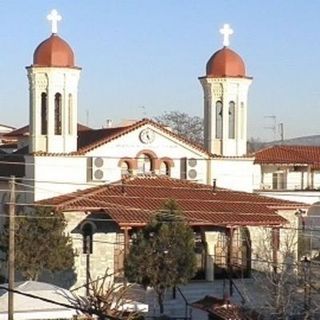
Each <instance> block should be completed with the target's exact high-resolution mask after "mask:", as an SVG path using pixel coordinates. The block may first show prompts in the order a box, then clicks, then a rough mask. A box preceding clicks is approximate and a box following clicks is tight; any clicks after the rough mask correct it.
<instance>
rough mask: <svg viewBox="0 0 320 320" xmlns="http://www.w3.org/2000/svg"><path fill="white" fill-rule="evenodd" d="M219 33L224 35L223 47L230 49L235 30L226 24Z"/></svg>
mask: <svg viewBox="0 0 320 320" xmlns="http://www.w3.org/2000/svg"><path fill="white" fill-rule="evenodd" d="M219 31H220V33H221V34H222V35H223V45H224V46H225V47H228V46H229V45H230V40H229V37H230V36H231V35H232V34H233V30H232V29H231V27H230V25H229V24H227V23H225V24H224V25H223V28H221V29H220V30H219Z"/></svg>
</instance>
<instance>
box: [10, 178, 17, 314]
mask: <svg viewBox="0 0 320 320" xmlns="http://www.w3.org/2000/svg"><path fill="white" fill-rule="evenodd" d="M9 184H10V202H9V265H8V270H9V272H8V273H9V276H8V278H9V283H8V289H9V293H8V295H9V299H8V320H13V315H14V303H13V290H14V273H15V267H14V237H15V235H14V233H15V223H14V219H15V214H16V203H15V202H16V195H15V191H16V190H15V188H16V186H15V177H14V176H11V177H10V182H9Z"/></svg>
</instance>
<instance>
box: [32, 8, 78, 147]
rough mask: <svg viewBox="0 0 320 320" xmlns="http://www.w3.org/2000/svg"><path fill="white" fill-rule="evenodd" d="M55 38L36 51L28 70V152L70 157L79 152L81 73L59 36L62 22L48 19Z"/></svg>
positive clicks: (56, 16) (51, 16)
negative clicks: (59, 25) (78, 112)
mask: <svg viewBox="0 0 320 320" xmlns="http://www.w3.org/2000/svg"><path fill="white" fill-rule="evenodd" d="M47 19H48V20H49V21H51V23H52V34H51V36H50V37H49V38H48V39H46V40H44V41H43V42H42V43H40V44H39V46H38V47H37V48H36V50H35V51H34V55H33V64H32V65H31V66H29V67H27V68H26V69H27V73H28V80H29V97H30V143H29V152H30V153H33V152H46V153H69V152H73V151H76V150H77V99H78V82H79V77H80V71H81V69H80V68H79V67H76V66H75V62H74V53H73V51H72V49H71V47H70V46H69V44H68V43H67V42H66V41H64V40H63V39H62V38H60V37H59V36H58V34H57V33H58V31H57V29H58V28H57V24H58V22H59V21H60V20H61V19H62V18H61V16H60V15H59V14H58V12H57V11H56V10H52V11H51V13H50V14H49V15H48V16H47Z"/></svg>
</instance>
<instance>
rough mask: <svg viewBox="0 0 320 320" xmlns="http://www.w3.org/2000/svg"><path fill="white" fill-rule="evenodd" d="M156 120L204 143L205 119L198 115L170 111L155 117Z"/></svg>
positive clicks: (186, 136)
mask: <svg viewBox="0 0 320 320" xmlns="http://www.w3.org/2000/svg"><path fill="white" fill-rule="evenodd" d="M155 120H156V121H158V122H160V123H161V124H163V125H164V126H168V127H170V128H171V129H172V130H173V131H174V132H176V133H178V134H180V135H182V136H184V137H185V138H187V139H189V140H191V141H193V142H195V143H198V144H201V145H202V144H203V119H202V118H200V117H198V116H190V115H189V114H187V113H185V112H180V111H170V112H165V113H164V114H162V115H160V116H158V117H155Z"/></svg>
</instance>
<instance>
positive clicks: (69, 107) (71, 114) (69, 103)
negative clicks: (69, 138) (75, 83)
mask: <svg viewBox="0 0 320 320" xmlns="http://www.w3.org/2000/svg"><path fill="white" fill-rule="evenodd" d="M72 117H73V105H72V94H71V93H70V94H69V96H68V134H72V124H73V121H72Z"/></svg>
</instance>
